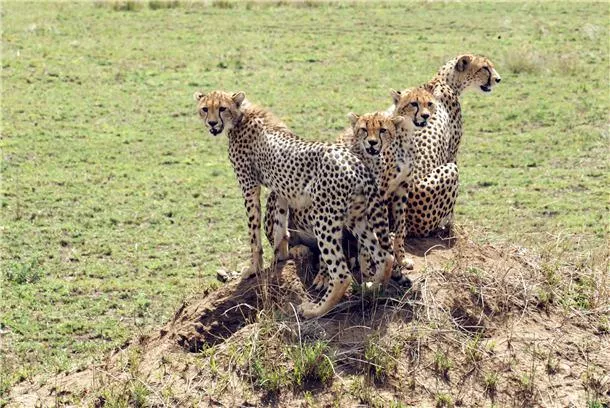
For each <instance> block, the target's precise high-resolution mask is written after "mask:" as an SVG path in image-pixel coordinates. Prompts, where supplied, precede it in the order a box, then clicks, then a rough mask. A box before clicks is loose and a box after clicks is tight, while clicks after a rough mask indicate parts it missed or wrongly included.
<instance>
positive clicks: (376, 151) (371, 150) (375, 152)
mask: <svg viewBox="0 0 610 408" xmlns="http://www.w3.org/2000/svg"><path fill="white" fill-rule="evenodd" d="M364 150H366V152H367V153H368V154H370V155H371V156H377V155H378V154H379V149H377V148H375V147H370V146H369V147H367V148H366V149H364Z"/></svg>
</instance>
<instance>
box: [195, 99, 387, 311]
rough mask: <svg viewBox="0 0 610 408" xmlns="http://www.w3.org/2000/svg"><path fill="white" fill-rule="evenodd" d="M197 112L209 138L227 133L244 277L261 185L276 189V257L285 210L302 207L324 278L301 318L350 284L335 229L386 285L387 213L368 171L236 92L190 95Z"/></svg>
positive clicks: (256, 264)
mask: <svg viewBox="0 0 610 408" xmlns="http://www.w3.org/2000/svg"><path fill="white" fill-rule="evenodd" d="M194 97H195V100H196V101H197V106H198V111H199V115H200V116H201V119H202V120H203V121H204V124H205V126H206V127H207V128H208V130H209V132H210V133H211V134H212V135H218V134H220V133H222V132H223V131H224V130H226V131H227V134H228V137H229V159H230V161H231V164H232V165H233V169H234V170H235V174H236V176H237V180H238V182H239V184H240V187H241V189H242V193H243V196H244V199H245V204H246V210H247V213H248V228H249V230H250V246H251V253H252V260H251V265H250V268H249V270H248V271H246V275H247V276H250V275H251V274H252V273H258V272H259V271H260V270H261V269H262V264H263V259H262V245H261V239H260V189H261V185H262V186H266V187H268V188H270V189H271V190H272V191H274V192H275V193H276V194H277V197H278V199H277V207H278V211H277V212H276V214H277V222H278V225H277V228H276V229H275V231H274V236H273V248H274V251H275V256H276V259H279V260H282V259H285V258H286V257H287V255H288V238H289V234H288V231H287V229H286V227H287V216H288V208H289V207H291V208H295V209H299V210H303V211H307V213H308V216H309V219H310V220H311V223H312V224H311V225H312V226H313V228H312V229H313V233H314V235H315V237H316V239H317V242H318V246H319V248H320V252H321V256H322V260H323V261H324V263H325V264H326V266H327V268H328V270H329V273H330V275H331V282H330V283H329V290H327V291H326V292H325V293H324V295H323V296H322V298H321V299H320V301H318V302H317V303H311V302H305V303H304V304H302V305H301V307H300V308H301V312H302V314H303V315H304V316H305V317H306V318H309V317H314V316H320V315H323V314H325V313H327V312H328V311H329V310H330V309H331V308H332V307H333V306H334V305H335V304H336V303H337V302H338V301H339V299H340V298H341V296H343V294H344V293H345V290H346V289H347V287H348V286H349V285H350V282H351V274H350V272H349V270H348V267H347V264H346V261H345V257H344V255H343V251H342V248H341V239H342V233H343V228H347V229H348V230H349V231H350V232H352V233H353V234H354V236H355V237H357V239H358V242H359V243H360V245H361V246H363V247H365V248H367V250H368V251H369V252H370V254H371V258H372V263H373V266H374V268H375V271H376V274H375V277H374V281H375V282H376V283H382V284H385V283H387V281H388V279H389V278H390V274H391V270H392V264H393V261H394V257H393V256H392V254H391V248H390V243H389V236H388V235H389V232H388V224H387V217H385V216H384V215H383V214H382V210H381V209H382V208H383V206H382V204H381V197H380V196H379V194H378V191H377V187H376V185H375V183H374V178H373V174H372V173H371V171H370V170H369V169H368V168H367V167H366V166H365V165H364V164H363V163H362V162H361V161H360V159H358V158H357V157H356V156H355V155H354V154H352V153H351V152H350V151H349V150H348V149H347V148H346V147H345V146H338V145H332V144H326V143H320V142H308V141H304V140H301V139H299V138H298V137H297V136H295V135H294V134H293V133H292V132H291V131H290V130H289V129H288V128H287V127H286V126H285V125H283V124H281V123H280V122H279V121H278V120H277V119H276V118H275V117H274V116H273V115H272V114H271V113H270V112H268V111H266V110H264V109H261V108H258V107H256V106H253V105H250V104H247V105H246V104H244V105H243V106H242V104H243V102H244V99H245V95H244V93H243V92H237V93H234V94H232V95H231V94H228V93H226V92H222V91H213V92H210V93H208V94H207V95H206V94H203V93H201V92H196V93H195V94H194Z"/></svg>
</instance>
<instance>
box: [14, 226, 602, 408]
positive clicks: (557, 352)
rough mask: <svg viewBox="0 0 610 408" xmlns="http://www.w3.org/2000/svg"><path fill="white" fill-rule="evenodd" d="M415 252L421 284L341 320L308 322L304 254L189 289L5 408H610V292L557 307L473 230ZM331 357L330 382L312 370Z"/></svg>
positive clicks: (543, 277) (19, 389) (537, 274)
mask: <svg viewBox="0 0 610 408" xmlns="http://www.w3.org/2000/svg"><path fill="white" fill-rule="evenodd" d="M407 249H408V250H409V252H410V253H411V254H413V257H414V260H415V268H414V270H413V271H411V272H410V273H409V277H410V279H411V285H410V287H408V288H405V287H398V286H391V287H389V288H388V289H387V290H385V291H384V292H383V293H381V294H378V295H374V294H371V293H368V292H364V293H363V292H361V291H360V290H359V286H358V285H354V287H353V288H352V290H350V291H349V293H347V294H346V296H345V298H344V299H343V301H342V302H341V303H340V304H339V305H338V306H337V308H336V309H335V310H334V311H333V312H332V313H331V314H329V315H327V316H324V317H322V318H318V319H312V320H307V321H303V320H302V319H301V318H300V317H299V316H298V315H297V313H296V308H297V306H298V304H299V303H301V302H302V301H303V299H306V297H307V294H308V293H313V291H306V290H305V289H304V287H305V288H306V287H307V285H308V284H310V282H311V280H312V278H313V275H314V273H315V271H316V268H317V256H316V255H314V254H312V253H311V252H309V251H307V250H306V249H305V248H304V247H297V249H295V250H293V252H292V254H293V258H294V259H293V260H291V261H289V262H287V263H285V264H283V265H278V266H277V267H276V268H269V269H267V270H266V271H265V273H264V276H262V277H260V278H259V279H258V280H257V279H254V278H252V279H248V280H239V279H237V280H234V281H230V282H228V283H227V284H226V285H224V286H223V287H221V288H220V289H218V290H216V291H214V292H212V293H209V294H207V295H206V296H203V297H201V298H196V297H194V298H193V299H191V300H190V301H189V302H188V303H185V304H183V305H182V306H181V307H180V308H179V309H178V310H177V311H176V313H175V315H174V317H173V319H172V320H171V321H170V322H168V323H167V324H165V325H164V326H163V327H161V328H160V329H158V330H156V331H154V332H152V333H150V334H149V335H148V336H146V337H141V338H138V339H134V340H133V341H132V342H131V343H129V344H127V345H126V346H125V347H123V348H121V349H120V350H117V351H116V352H114V353H113V354H112V355H110V356H109V357H108V358H107V360H106V361H105V363H104V364H102V365H99V366H95V367H91V368H89V369H86V370H84V371H80V372H75V373H65V374H61V375H58V376H56V377H53V378H51V379H47V380H46V381H44V382H43V383H42V385H40V384H39V383H22V384H19V385H18V386H16V387H14V389H13V390H12V391H11V394H10V396H9V398H10V399H9V406H27V407H30V406H31V407H33V406H54V405H62V404H65V405H74V404H76V405H93V406H99V407H101V406H105V405H107V404H110V403H111V402H112V401H114V400H113V398H115V399H117V400H121V401H123V402H125V403H127V404H129V405H133V406H138V404H140V403H142V401H144V402H145V403H146V404H148V405H150V406H216V407H225V406H226V407H233V406H244V407H249V406H286V407H288V406H290V407H293V406H312V405H315V406H334V405H337V406H356V405H364V406H380V407H381V406H389V405H390V404H391V403H398V402H400V403H402V404H403V405H404V406H417V407H443V406H445V407H451V406H464V407H483V406H490V405H491V404H495V405H496V406H507V407H584V406H587V403H592V402H593V401H597V402H599V404H600V405H597V406H604V405H603V404H606V405H605V406H608V405H607V404H608V401H609V400H610V388H609V382H610V376H609V371H608V370H609V367H610V342H609V335H608V332H607V329H606V330H603V329H602V330H600V328H599V327H600V324H599V322H600V321H601V322H603V321H606V322H607V313H608V304H607V300H606V302H605V303H602V305H601V307H600V308H597V309H595V310H587V311H581V310H578V309H575V308H567V307H565V306H560V305H559V302H558V301H557V300H553V299H552V298H550V300H549V296H548V293H553V287H550V286H549V285H550V284H549V279H548V276H547V275H548V273H547V272H545V271H544V268H541V267H540V266H539V265H538V260H537V259H536V257H535V256H533V255H530V254H528V253H527V252H526V251H525V250H523V249H522V248H513V247H494V246H490V245H477V244H475V243H474V242H472V241H470V240H469V239H468V237H466V236H463V235H462V236H458V237H452V238H449V237H437V238H434V239H420V240H414V239H413V240H409V242H408V243H407ZM303 282H304V283H305V286H304V285H303ZM556 285H558V284H557V283H556ZM545 294H546V295H545ZM604 319H606V320H604ZM316 344H318V345H319V344H321V345H323V350H324V351H323V352H321V353H320V354H319V355H314V357H313V360H312V361H313V362H314V364H313V366H309V367H308V369H309V370H310V371H311V370H313V371H312V372H305V374H303V370H304V369H303V367H302V366H301V365H299V364H300V363H299V362H300V361H301V360H299V358H302V356H303V355H305V353H306V351H305V350H310V349H308V348H307V345H316ZM325 361H331V362H332V364H331V365H330V367H332V372H331V374H332V375H330V377H329V378H327V377H325V376H324V372H322V371H320V370H318V371H316V370H317V369H318V368H320V367H325V365H324V364H325ZM274 381H276V382H277V384H276V383H275V382H274Z"/></svg>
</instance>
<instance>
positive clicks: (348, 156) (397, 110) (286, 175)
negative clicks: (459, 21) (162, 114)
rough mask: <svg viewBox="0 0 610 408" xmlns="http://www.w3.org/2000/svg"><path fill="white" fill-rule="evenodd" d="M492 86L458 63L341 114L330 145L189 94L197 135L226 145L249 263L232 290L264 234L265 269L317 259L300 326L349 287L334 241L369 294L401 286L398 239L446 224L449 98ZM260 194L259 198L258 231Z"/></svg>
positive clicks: (251, 109) (480, 63) (453, 193)
mask: <svg viewBox="0 0 610 408" xmlns="http://www.w3.org/2000/svg"><path fill="white" fill-rule="evenodd" d="M500 80H501V78H500V75H499V74H498V73H497V72H496V70H495V68H494V65H493V63H492V62H491V61H490V60H489V59H487V58H485V57H483V56H479V55H472V54H465V55H460V56H458V57H456V58H454V59H451V60H450V61H448V62H447V63H445V64H444V65H443V66H442V67H441V68H440V69H439V71H438V72H437V74H436V75H435V76H434V77H433V78H432V79H431V80H430V81H428V82H426V83H425V84H423V85H421V86H418V87H415V88H410V89H405V90H403V91H392V92H391V97H392V106H391V107H390V108H389V109H386V110H380V111H377V112H373V113H367V114H362V115H357V114H354V113H350V114H349V115H348V117H349V121H350V125H349V126H348V127H347V129H345V131H344V132H342V134H341V135H339V137H338V139H337V141H336V142H335V143H323V142H315V141H307V140H304V139H301V138H299V137H298V136H296V135H295V134H294V133H293V132H292V131H291V130H290V129H289V128H288V127H287V126H286V125H285V124H284V123H282V122H281V121H280V120H279V119H278V118H277V117H275V116H274V115H273V114H272V113H271V112H270V111H269V110H266V109H264V108H261V107H258V106H255V105H253V104H251V103H250V102H249V101H248V100H246V98H245V94H244V93H243V92H236V93H227V92H224V91H211V92H208V93H203V92H196V93H195V94H194V98H195V100H196V102H197V109H198V113H199V116H200V117H201V119H202V120H203V122H204V126H205V127H206V128H207V129H208V131H209V132H210V133H211V134H212V135H213V136H217V135H220V134H222V133H226V134H227V136H228V139H229V159H230V161H231V164H232V166H233V169H234V171H235V175H236V177H237V181H238V183H239V185H240V187H241V190H242V194H243V197H244V200H245V206H246V212H247V215H248V229H249V237H250V249H251V261H250V266H249V267H248V269H247V270H246V271H244V272H243V274H242V278H243V279H247V278H250V277H251V276H252V275H256V274H258V273H259V272H261V271H262V268H263V256H262V255H263V250H262V242H261V233H260V229H261V225H263V224H264V231H265V235H266V237H267V239H268V240H269V242H270V244H271V247H272V248H273V250H274V262H281V261H284V260H286V259H287V258H288V257H289V247H290V246H295V245H298V244H305V245H309V246H315V247H316V248H317V250H318V251H319V253H320V270H319V272H318V275H317V276H316V277H315V279H314V285H315V287H316V289H318V290H322V291H323V292H322V294H321V296H320V297H319V299H318V300H317V301H312V302H304V303H303V304H302V305H300V312H301V314H302V315H303V316H304V317H305V318H312V317H318V316H322V315H324V314H326V313H328V312H329V311H331V310H332V309H333V307H334V306H335V305H336V304H337V303H338V302H339V301H340V300H341V297H342V296H343V295H344V293H345V291H346V290H347V288H348V287H349V286H350V284H351V281H352V276H353V269H354V266H352V268H350V262H349V261H350V260H348V259H347V257H346V254H345V252H344V247H343V242H344V237H345V236H352V237H353V238H354V239H355V240H356V241H357V248H358V256H357V259H356V262H355V263H356V264H357V265H356V266H355V267H357V268H358V270H359V271H360V272H361V274H362V276H363V277H364V279H366V280H368V281H369V284H370V285H372V286H375V287H379V286H384V285H386V284H387V283H388V282H389V280H390V279H396V280H398V281H399V282H403V281H405V280H406V276H405V275H404V274H405V273H406V271H407V270H408V269H409V268H412V261H411V260H410V259H409V257H408V256H407V254H406V253H405V247H404V242H405V238H406V237H407V236H413V237H425V236H428V235H430V234H431V233H433V232H435V231H437V230H439V229H441V228H444V227H446V226H447V225H449V224H450V223H451V222H452V217H453V212H454V208H455V202H456V197H457V191H458V176H459V173H458V166H457V152H458V148H459V145H460V141H461V139H462V132H463V126H462V113H461V107H460V96H461V95H462V93H463V92H464V91H465V90H467V89H475V90H479V91H482V92H491V91H492V88H493V87H494V86H495V85H497V84H498V83H499V82H500ZM261 186H265V187H267V189H269V190H270V193H269V196H268V198H267V205H266V213H265V217H264V219H263V218H262V216H261V202H260V193H261Z"/></svg>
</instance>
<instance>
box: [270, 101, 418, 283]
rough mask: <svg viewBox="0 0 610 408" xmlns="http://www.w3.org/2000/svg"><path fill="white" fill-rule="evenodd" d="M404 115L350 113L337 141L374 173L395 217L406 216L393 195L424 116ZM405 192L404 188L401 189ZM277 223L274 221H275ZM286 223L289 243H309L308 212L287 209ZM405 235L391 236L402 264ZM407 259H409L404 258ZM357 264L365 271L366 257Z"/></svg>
mask: <svg viewBox="0 0 610 408" xmlns="http://www.w3.org/2000/svg"><path fill="white" fill-rule="evenodd" d="M404 113H405V115H404V119H403V117H400V116H398V117H396V116H394V117H392V116H391V115H388V114H386V113H381V112H375V113H370V114H365V115H362V116H358V115H356V114H353V113H351V114H350V115H349V118H350V121H351V124H352V125H351V127H349V128H348V129H346V130H345V131H344V133H343V134H342V135H340V136H339V142H340V143H343V144H345V145H347V146H349V147H350V149H351V151H352V152H353V153H354V154H355V155H357V156H358V157H359V158H360V159H361V160H362V161H363V163H365V164H366V165H367V166H368V167H369V168H370V169H371V170H372V171H373V172H374V174H375V176H376V179H377V183H378V187H379V190H380V192H382V195H383V199H384V202H385V203H386V205H391V207H390V208H389V210H390V211H392V213H393V214H392V215H393V217H392V218H394V219H399V220H404V219H405V216H404V214H405V203H404V201H403V200H396V199H394V196H395V195H396V194H397V190H398V189H399V187H400V184H401V182H402V181H404V180H408V179H409V177H410V176H411V173H412V170H413V167H412V162H413V146H412V141H411V134H412V132H413V123H416V124H422V125H425V123H426V120H427V117H426V116H425V113H424V114H423V115H424V116H423V117H422V116H421V115H422V113H421V112H418V111H417V110H416V109H411V110H405V112H404ZM402 194H403V195H406V192H403V193H402ZM276 199H277V197H276V196H275V195H274V194H273V193H272V194H270V195H269V197H268V199H267V211H266V214H265V233H266V235H267V239H269V241H270V242H272V237H273V230H274V223H273V220H274V218H275V213H276V211H277V208H276ZM275 225H277V222H276V223H275ZM289 226H290V228H291V229H292V230H294V231H295V232H294V233H293V234H292V237H294V238H296V239H295V240H293V241H291V244H292V245H296V244H297V243H304V244H306V245H308V246H312V241H313V243H315V239H313V240H312V234H311V223H310V221H308V219H307V214H306V213H305V212H303V211H299V210H296V209H292V208H291V209H290V216H289ZM405 227H406V226H405V225H404V224H401V225H400V226H399V227H398V228H397V229H400V228H402V229H405ZM404 235H405V233H404V232H403V233H398V232H397V233H396V234H395V237H396V238H395V240H394V256H395V258H396V259H397V260H398V261H399V262H398V263H399V264H401V263H402V262H404V261H405V260H406V259H405V257H404V249H403V248H404V245H403V244H404ZM360 252H361V255H364V258H361V259H362V260H366V259H368V256H366V251H360ZM406 261H407V262H410V260H406ZM360 268H361V271H362V272H363V274H364V275H365V276H366V275H367V269H368V261H365V262H360ZM392 277H393V278H395V279H398V280H402V279H403V276H402V272H401V271H400V268H394V269H393V274H392ZM328 279H329V277H328V274H327V273H326V271H325V270H324V268H323V267H321V268H320V272H319V273H318V275H317V276H316V278H315V279H314V285H316V288H317V289H322V288H323V287H326V286H327V284H328Z"/></svg>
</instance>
